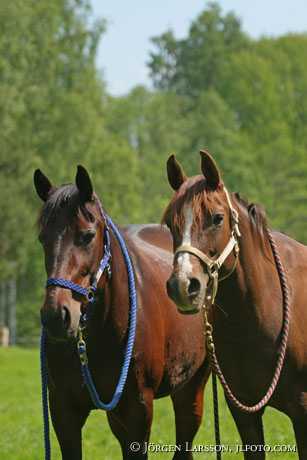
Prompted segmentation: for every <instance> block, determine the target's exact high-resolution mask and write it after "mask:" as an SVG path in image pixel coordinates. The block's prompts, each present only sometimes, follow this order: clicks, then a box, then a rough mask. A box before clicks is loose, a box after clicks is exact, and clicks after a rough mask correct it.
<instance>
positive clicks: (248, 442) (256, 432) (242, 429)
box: [227, 401, 265, 460]
mask: <svg viewBox="0 0 307 460" xmlns="http://www.w3.org/2000/svg"><path fill="white" fill-rule="evenodd" d="M227 404H228V407H229V410H230V412H231V414H232V416H233V418H234V421H235V423H236V425H237V428H238V431H239V434H240V437H241V440H242V448H243V452H244V459H245V460H256V459H257V460H264V459H265V451H264V450H263V451H262V449H261V447H259V448H258V450H257V451H256V452H252V451H251V450H250V446H254V445H257V446H263V445H264V433H263V424H262V415H263V412H264V411H263V409H262V410H260V411H259V412H256V413H254V414H247V413H246V412H242V411H240V410H239V409H237V408H236V407H234V406H233V404H231V403H230V402H229V401H227Z"/></svg>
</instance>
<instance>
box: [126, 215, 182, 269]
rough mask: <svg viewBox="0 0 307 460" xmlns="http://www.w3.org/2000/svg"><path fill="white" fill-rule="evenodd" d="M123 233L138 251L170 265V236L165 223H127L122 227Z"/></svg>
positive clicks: (171, 250) (171, 249) (171, 258)
mask: <svg viewBox="0 0 307 460" xmlns="http://www.w3.org/2000/svg"><path fill="white" fill-rule="evenodd" d="M123 233H124V235H125V236H126V237H127V238H128V239H129V240H130V241H131V242H132V243H133V245H134V246H135V247H136V248H137V249H138V250H139V251H140V252H144V253H147V254H148V256H149V257H152V258H153V260H154V261H158V260H159V259H160V260H163V261H164V262H166V263H167V264H169V265H170V266H172V262H173V242H172V236H171V233H170V231H169V230H168V229H167V227H166V226H165V225H159V224H134V225H128V226H127V227H125V228H124V229H123Z"/></svg>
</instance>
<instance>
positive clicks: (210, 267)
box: [174, 187, 241, 305]
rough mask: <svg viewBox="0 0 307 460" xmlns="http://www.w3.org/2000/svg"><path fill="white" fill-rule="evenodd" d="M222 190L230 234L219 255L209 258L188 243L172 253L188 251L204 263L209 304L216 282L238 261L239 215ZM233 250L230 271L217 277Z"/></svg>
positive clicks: (215, 290) (212, 301)
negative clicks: (226, 204)
mask: <svg viewBox="0 0 307 460" xmlns="http://www.w3.org/2000/svg"><path fill="white" fill-rule="evenodd" d="M224 192H225V195H226V199H227V202H228V205H229V209H230V216H231V235H230V238H229V241H228V243H227V245H226V246H225V248H224V250H223V251H222V253H221V254H220V255H219V257H218V258H217V259H211V258H210V257H208V256H207V255H206V254H205V253H203V252H202V251H201V250H200V249H198V248H195V247H194V246H191V245H189V244H182V245H181V246H179V247H178V248H177V250H176V252H175V255H174V257H176V256H177V255H178V254H179V253H183V252H185V253H189V254H192V255H194V256H196V257H197V258H198V259H199V260H200V261H201V262H202V263H203V264H204V266H205V267H206V271H207V273H208V276H209V278H210V283H209V284H210V286H211V288H210V289H209V290H207V291H208V293H207V296H206V301H207V302H208V304H210V305H212V304H213V303H214V300H215V297H216V294H217V289H218V282H219V281H222V280H224V279H226V278H228V277H229V276H230V275H231V274H232V273H233V272H234V270H235V268H236V265H237V262H238V256H239V243H238V238H239V237H240V236H241V233H240V230H239V215H238V211H237V210H236V209H235V208H234V207H233V205H232V203H231V200H230V196H229V193H228V191H227V189H226V188H225V187H224ZM233 251H234V255H235V262H234V265H233V267H232V269H231V271H230V272H229V273H227V274H226V275H225V276H223V277H222V278H219V270H220V268H221V267H222V265H223V264H224V262H225V260H226V259H227V257H228V256H229V255H230V254H231V253H232V252H233ZM206 301H205V304H206V303H207V302H206Z"/></svg>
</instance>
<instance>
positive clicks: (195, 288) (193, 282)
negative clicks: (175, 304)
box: [188, 278, 200, 297]
mask: <svg viewBox="0 0 307 460" xmlns="http://www.w3.org/2000/svg"><path fill="white" fill-rule="evenodd" d="M199 291H200V282H199V280H198V279H197V278H191V279H190V283H189V286H188V294H189V297H196V296H197V295H198V294H199Z"/></svg>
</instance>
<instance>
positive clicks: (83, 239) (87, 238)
mask: <svg viewBox="0 0 307 460" xmlns="http://www.w3.org/2000/svg"><path fill="white" fill-rule="evenodd" d="M94 236H95V232H93V231H89V232H83V233H81V234H80V235H79V238H78V246H87V245H88V244H90V242H91V241H92V239H93V238H94Z"/></svg>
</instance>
